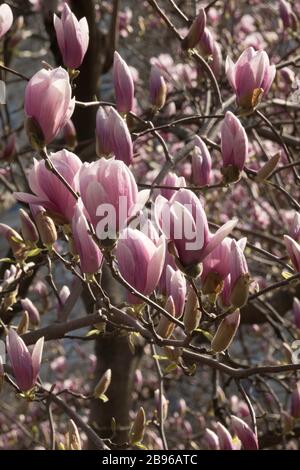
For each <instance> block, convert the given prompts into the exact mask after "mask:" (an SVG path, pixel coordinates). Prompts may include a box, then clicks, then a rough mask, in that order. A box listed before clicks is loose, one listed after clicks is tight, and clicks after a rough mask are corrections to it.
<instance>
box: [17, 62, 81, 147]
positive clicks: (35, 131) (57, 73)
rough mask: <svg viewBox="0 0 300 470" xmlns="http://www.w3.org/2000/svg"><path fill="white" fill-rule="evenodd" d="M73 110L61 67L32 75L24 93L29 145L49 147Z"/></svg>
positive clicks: (69, 92)
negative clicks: (46, 145)
mask: <svg viewBox="0 0 300 470" xmlns="http://www.w3.org/2000/svg"><path fill="white" fill-rule="evenodd" d="M74 106H75V98H72V90H71V85H70V81H69V75H68V73H67V72H66V70H64V69H63V68H61V67H58V68H57V69H53V70H46V69H42V70H40V71H39V72H37V73H36V74H35V75H33V77H32V78H31V79H30V80H29V82H28V84H27V86H26V91H25V113H26V116H27V118H29V119H28V120H27V133H28V136H29V139H30V141H31V143H32V144H33V145H34V146H43V145H45V144H48V143H50V142H51V141H52V140H53V139H54V137H55V136H56V135H57V134H58V133H59V131H60V130H61V129H63V127H64V126H65V125H66V123H67V121H68V120H69V119H70V117H71V116H72V114H73V111H74ZM41 133H42V135H41Z"/></svg>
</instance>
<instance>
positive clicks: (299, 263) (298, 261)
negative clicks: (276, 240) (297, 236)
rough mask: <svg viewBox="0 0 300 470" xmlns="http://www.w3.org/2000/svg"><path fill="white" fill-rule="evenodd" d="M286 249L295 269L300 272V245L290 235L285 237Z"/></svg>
mask: <svg viewBox="0 0 300 470" xmlns="http://www.w3.org/2000/svg"><path fill="white" fill-rule="evenodd" d="M283 241H284V243H285V247H286V249H287V252H288V254H289V257H290V258H291V261H292V263H293V266H294V268H295V269H296V271H297V272H300V245H299V243H297V242H296V241H295V240H293V239H292V238H291V237H290V236H289V235H284V236H283Z"/></svg>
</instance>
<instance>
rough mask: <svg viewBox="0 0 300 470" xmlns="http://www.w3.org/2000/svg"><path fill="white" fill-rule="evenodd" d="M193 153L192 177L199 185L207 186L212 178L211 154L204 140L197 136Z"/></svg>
mask: <svg viewBox="0 0 300 470" xmlns="http://www.w3.org/2000/svg"><path fill="white" fill-rule="evenodd" d="M194 142H195V148H194V152H193V155H192V178H193V183H194V184H196V185H198V186H206V185H208V184H209V183H210V179H211V156H210V153H209V150H208V148H207V146H206V144H205V143H204V142H203V140H202V139H201V138H200V137H198V136H196V137H195V139H194Z"/></svg>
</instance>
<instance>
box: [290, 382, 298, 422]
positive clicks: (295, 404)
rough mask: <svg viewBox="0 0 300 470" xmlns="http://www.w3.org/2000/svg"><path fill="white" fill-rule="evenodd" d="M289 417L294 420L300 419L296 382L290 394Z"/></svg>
mask: <svg viewBox="0 0 300 470" xmlns="http://www.w3.org/2000/svg"><path fill="white" fill-rule="evenodd" d="M291 415H292V416H293V417H294V418H300V382H297V384H296V387H295V388H294V390H293V392H292V397H291Z"/></svg>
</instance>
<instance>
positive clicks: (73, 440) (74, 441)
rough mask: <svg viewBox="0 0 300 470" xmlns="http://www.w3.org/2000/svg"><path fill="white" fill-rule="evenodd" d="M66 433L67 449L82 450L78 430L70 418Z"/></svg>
mask: <svg viewBox="0 0 300 470" xmlns="http://www.w3.org/2000/svg"><path fill="white" fill-rule="evenodd" d="M68 427H69V430H68V434H67V446H68V450H82V447H81V439H80V435H79V432H78V428H77V426H76V424H75V423H74V421H73V420H72V419H70V421H69V423H68Z"/></svg>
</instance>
